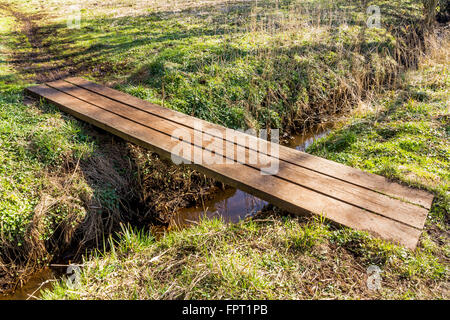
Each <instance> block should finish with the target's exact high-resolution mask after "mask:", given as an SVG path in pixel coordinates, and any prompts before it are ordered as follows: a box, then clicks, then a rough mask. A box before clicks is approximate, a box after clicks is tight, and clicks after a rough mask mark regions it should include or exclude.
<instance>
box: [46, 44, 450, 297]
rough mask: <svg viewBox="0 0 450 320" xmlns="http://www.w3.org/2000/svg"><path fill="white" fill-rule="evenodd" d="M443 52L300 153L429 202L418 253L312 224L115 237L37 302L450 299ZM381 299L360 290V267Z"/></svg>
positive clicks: (207, 225) (254, 224) (262, 222)
mask: <svg viewBox="0 0 450 320" xmlns="http://www.w3.org/2000/svg"><path fill="white" fill-rule="evenodd" d="M445 48H448V42H446V41H445V40H443V42H440V43H435V44H434V45H433V43H430V45H429V50H430V51H429V53H428V55H427V56H425V57H422V58H421V59H420V63H419V68H418V70H415V71H410V72H408V73H406V74H405V75H404V79H403V82H402V86H401V87H400V88H399V89H398V90H396V91H395V92H394V91H393V92H386V93H385V94H383V95H381V96H380V97H379V99H378V100H376V101H374V102H373V103H372V104H370V105H369V106H366V107H365V108H360V109H358V110H356V111H355V112H354V114H353V116H352V117H351V118H350V119H349V120H347V121H345V122H344V123H341V125H340V127H338V128H337V129H335V130H334V131H333V132H332V133H331V134H330V135H328V136H327V137H325V138H323V139H321V140H319V141H317V142H315V143H314V144H313V145H312V146H311V147H309V148H308V149H307V151H308V152H310V153H314V154H317V155H320V156H322V157H326V158H328V159H332V160H334V161H338V162H341V163H345V164H348V165H352V166H355V167H359V168H361V169H363V170H366V171H369V172H374V173H377V174H383V175H385V176H387V177H389V178H391V179H394V180H398V181H402V182H403V183H406V184H409V185H412V186H416V187H420V188H423V189H427V190H429V191H430V192H433V193H434V194H435V195H436V199H435V201H434V203H433V206H432V209H431V211H430V214H429V217H428V220H427V222H426V227H425V231H424V232H423V233H422V236H421V239H420V244H419V246H418V248H417V249H416V250H415V251H410V250H406V249H404V248H402V247H399V246H396V245H393V244H391V243H388V242H384V241H382V240H378V239H374V238H372V237H371V236H369V235H368V234H366V233H363V232H358V231H354V230H351V229H349V228H341V227H336V226H334V225H331V224H329V223H328V222H327V221H324V220H321V219H320V218H295V217H289V216H285V215H284V216H280V215H277V213H278V212H279V211H278V210H277V209H276V208H275V209H272V210H269V211H268V212H266V213H265V214H264V215H262V216H261V217H260V218H259V219H256V220H253V221H244V222H241V223H239V224H236V225H227V224H224V223H223V222H221V221H219V220H204V221H201V222H200V223H199V224H198V225H197V226H195V227H192V228H189V229H185V230H181V231H172V232H170V233H167V234H166V235H165V236H164V237H162V238H161V239H158V240H155V239H154V238H153V237H152V236H151V235H150V234H147V233H142V232H140V231H138V230H133V229H131V228H124V229H123V231H122V232H121V233H120V234H118V237H117V238H116V240H112V239H111V240H110V241H111V243H112V247H113V248H114V249H113V250H110V251H107V252H99V253H97V254H96V255H94V256H90V257H86V260H85V261H84V263H83V265H84V267H83V271H82V273H81V277H80V286H79V287H77V288H75V289H69V288H68V287H67V284H66V282H65V281H64V279H63V280H61V281H59V282H58V283H56V284H55V285H54V287H53V288H52V289H47V290H45V291H44V292H43V293H42V298H43V299H326V298H332V299H448V286H447V283H448V276H449V275H448V262H449V253H450V251H449V249H450V247H449V241H448V212H449V194H448V185H449V171H448V169H449V162H448V159H449V156H448V152H449V144H448V135H449V119H448V115H449V100H448V99H449V97H448V94H447V92H448V88H449V79H450V78H449V72H448V51H447V50H446V49H445ZM374 265H375V266H378V267H379V268H380V269H381V279H382V281H381V288H380V289H379V290H370V289H369V288H368V286H367V280H368V277H369V273H368V268H369V266H374Z"/></svg>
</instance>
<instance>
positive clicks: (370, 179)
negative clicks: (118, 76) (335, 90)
mask: <svg viewBox="0 0 450 320" xmlns="http://www.w3.org/2000/svg"><path fill="white" fill-rule="evenodd" d="M65 81H67V82H69V83H72V84H75V85H78V86H80V87H82V88H85V89H87V90H90V91H92V92H95V93H97V94H100V95H103V96H105V97H108V98H110V99H113V100H116V101H118V102H120V103H123V104H127V105H129V106H132V107H135V108H137V109H141V110H143V111H146V112H149V113H152V114H154V115H157V116H159V117H163V118H165V119H168V120H171V121H174V122H176V123H177V124H179V125H181V126H187V127H190V128H194V122H195V121H201V123H202V126H203V127H204V128H205V129H215V130H219V131H221V132H222V133H223V134H224V133H225V131H226V130H227V129H226V128H225V127H222V126H220V125H216V124H212V123H209V122H206V121H204V120H200V119H197V118H194V117H191V116H187V115H185V114H182V113H180V112H176V111H174V110H170V109H167V108H163V107H161V106H158V105H155V104H152V103H149V102H147V101H144V100H141V99H138V98H136V97H132V96H130V95H127V94H125V93H123V92H120V91H117V90H114V89H111V88H108V87H105V86H101V85H98V84H96V83H93V82H90V81H87V80H84V79H81V78H67V79H65ZM228 130H229V129H228ZM236 133H237V134H242V133H239V132H236ZM249 138H250V139H252V138H254V137H252V136H250V137H249ZM263 143H266V144H267V148H268V149H267V150H270V142H267V141H264V142H263ZM280 159H281V160H282V161H284V162H288V163H291V164H293V165H296V166H301V167H303V168H306V169H309V170H314V171H316V172H317V173H319V174H322V175H327V176H330V177H333V178H336V179H339V180H342V181H345V182H346V183H351V184H354V185H356V186H360V187H363V188H366V189H369V190H373V191H376V192H379V193H383V194H386V195H389V196H392V197H394V198H399V199H403V200H405V201H408V202H411V203H414V204H417V205H420V206H423V207H424V208H426V209H430V208H431V204H432V201H433V195H432V194H430V193H428V192H426V191H422V190H418V189H412V188H409V187H406V186H403V185H401V184H398V183H396V182H392V181H389V180H388V179H386V178H385V177H382V176H379V175H375V174H370V173H367V172H364V171H361V170H358V169H355V168H351V167H348V166H345V165H342V164H339V163H336V162H333V161H329V160H326V159H323V158H320V157H316V156H313V155H310V154H307V153H304V152H300V151H297V150H293V149H291V148H287V147H284V146H280Z"/></svg>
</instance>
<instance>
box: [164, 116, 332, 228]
mask: <svg viewBox="0 0 450 320" xmlns="http://www.w3.org/2000/svg"><path fill="white" fill-rule="evenodd" d="M331 127H332V125H328V124H322V125H319V126H316V127H315V128H313V129H312V130H310V131H307V132H304V133H302V134H299V135H296V136H293V137H292V138H291V139H290V140H289V141H288V143H287V144H286V146H288V147H290V148H294V149H297V150H299V151H305V150H306V148H308V147H309V146H310V145H311V144H312V143H313V142H314V141H316V140H318V139H320V138H322V137H324V136H326V135H327V134H328V133H329V132H330V130H331ZM265 205H267V202H266V201H264V200H261V199H259V198H257V197H255V196H253V195H251V194H248V193H246V192H244V191H241V190H239V189H234V188H230V189H226V190H225V191H223V192H220V193H218V194H217V195H215V196H214V198H213V199H211V200H208V201H206V202H205V203H203V204H202V205H201V206H197V207H193V208H185V209H181V210H180V211H179V212H178V213H177V214H176V215H175V216H174V217H173V221H172V223H171V227H181V226H186V225H190V224H192V223H195V222H198V221H199V220H200V218H202V217H207V218H212V217H220V218H222V219H223V220H224V221H226V222H234V223H235V222H238V221H239V220H243V219H245V218H247V217H252V216H254V215H255V214H256V213H257V212H258V211H260V210H261V209H263V208H264V206H265Z"/></svg>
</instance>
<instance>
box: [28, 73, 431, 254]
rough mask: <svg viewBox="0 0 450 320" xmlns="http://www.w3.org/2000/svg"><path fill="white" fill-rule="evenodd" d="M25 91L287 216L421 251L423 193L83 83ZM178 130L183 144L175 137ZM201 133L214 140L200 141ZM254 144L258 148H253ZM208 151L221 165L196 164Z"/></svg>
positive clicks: (427, 203)
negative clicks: (306, 216)
mask: <svg viewBox="0 0 450 320" xmlns="http://www.w3.org/2000/svg"><path fill="white" fill-rule="evenodd" d="M27 91H28V93H30V94H31V95H33V96H35V97H38V98H44V99H45V100H47V101H49V102H51V103H53V104H55V105H57V106H58V107H59V108H60V109H61V110H62V111H64V112H67V113H69V114H71V115H73V116H75V117H76V118H79V119H81V120H83V121H86V122H88V123H90V124H93V125H94V126H97V127H100V128H102V129H104V130H106V131H108V132H110V133H112V134H115V135H117V136H119V137H121V138H124V139H126V140H128V141H131V142H133V143H136V144H138V145H141V146H143V147H145V148H148V149H150V150H152V151H154V152H157V153H158V154H160V155H161V156H163V157H169V158H172V156H173V151H174V150H180V146H181V147H182V149H183V150H185V151H186V150H188V151H189V152H184V153H180V154H181V155H180V159H184V160H186V161H188V160H194V164H193V165H194V166H195V168H196V169H198V170H200V171H203V172H204V173H206V174H207V175H210V176H212V177H214V178H216V179H218V180H221V181H223V182H224V183H226V184H229V185H232V186H234V187H237V188H239V189H241V190H244V191H246V192H248V193H251V194H253V195H255V196H257V197H259V198H261V199H264V200H266V201H268V202H270V203H272V204H274V205H277V206H279V207H280V208H283V209H285V210H287V211H289V212H292V213H295V214H303V213H305V212H306V213H313V214H317V215H323V216H324V217H326V218H328V219H330V220H332V221H334V222H336V223H338V224H341V225H345V226H348V227H351V228H355V229H357V230H363V231H368V232H369V233H371V234H373V235H375V236H377V237H380V238H383V239H386V240H390V241H393V242H396V243H399V244H401V245H404V246H406V247H408V248H411V249H414V248H415V247H416V245H417V242H418V239H419V237H420V234H421V231H422V229H423V227H424V223H425V220H426V217H427V214H428V210H429V209H430V207H431V203H432V200H433V196H432V195H431V194H429V193H427V192H425V191H422V190H416V189H412V188H409V187H406V186H403V185H400V184H398V183H394V182H391V181H389V180H387V179H386V178H384V177H382V176H378V175H374V174H369V173H366V172H363V171H361V170H358V169H354V168H351V167H348V166H344V165H342V164H338V163H335V162H332V161H329V160H326V159H322V158H319V157H316V156H312V155H309V154H307V153H303V152H300V151H297V150H294V149H291V148H288V147H284V146H279V145H274V144H273V143H271V142H270V141H266V140H265V139H259V138H256V137H254V136H251V135H247V134H245V133H242V132H240V131H234V130H230V129H226V128H225V127H222V126H219V125H216V124H212V123H209V122H206V121H203V120H200V119H197V118H194V117H191V116H188V115H185V114H182V113H179V112H176V111H173V110H170V109H167V108H164V107H161V106H158V105H155V104H152V103H149V102H147V101H143V100H141V99H138V98H136V97H133V96H130V95H128V94H125V93H122V92H120V91H117V90H113V89H111V88H108V87H105V86H101V85H98V84H96V83H93V82H90V81H87V80H84V79H81V78H67V79H64V80H58V81H54V82H49V83H46V84H42V85H39V86H34V87H30V88H28V89H27ZM199 124H200V125H199ZM174 132H176V133H177V134H176V136H180V137H182V138H180V139H174ZM230 132H232V133H233V134H232V135H230V134H229V133H230ZM199 135H206V136H207V138H208V139H197V137H198V136H199ZM186 137H187V138H186ZM252 139H253V140H252ZM205 140H206V141H205ZM245 141H252V142H253V143H249V144H247V143H244V142H245ZM255 143H256V144H255ZM255 145H256V146H258V147H252V146H255ZM274 147H275V148H274ZM186 148H187V149H186ZM221 150H232V151H235V152H230V153H229V152H228V151H227V152H225V151H221ZM271 150H276V151H277V152H276V160H277V161H278V162H277V166H278V167H277V169H278V170H276V172H274V174H267V172H265V173H266V174H262V173H264V170H267V167H268V165H267V164H268V163H269V162H270V163H273V160H274V159H275V155H274V153H272V152H271ZM205 152H206V153H208V155H209V159H211V158H213V159H215V161H195V159H203V157H204V154H205ZM230 155H231V156H230ZM239 155H240V156H241V158H242V156H245V159H246V161H241V158H239V157H238V156H239ZM230 157H231V158H230ZM172 159H173V158H172ZM248 159H256V161H248ZM220 160H223V161H220ZM271 161H272V162H271Z"/></svg>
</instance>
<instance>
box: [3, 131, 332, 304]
mask: <svg viewBox="0 0 450 320" xmlns="http://www.w3.org/2000/svg"><path fill="white" fill-rule="evenodd" d="M331 128H332V125H319V126H317V127H315V128H313V129H312V130H310V131H308V132H305V133H304V134H299V135H296V136H294V137H293V138H291V139H290V141H289V142H288V143H286V144H285V145H286V146H288V147H290V148H294V149H297V150H299V151H305V149H306V148H307V147H308V146H310V145H311V144H312V143H313V142H314V141H316V140H318V139H320V138H322V137H324V136H326V135H327V134H328V133H329V132H330V131H331ZM266 205H267V202H266V201H264V200H261V199H259V198H257V197H255V196H253V195H251V194H248V193H246V192H244V191H241V190H239V189H236V188H226V189H225V190H224V191H221V192H218V193H217V194H216V195H215V196H214V197H213V198H212V199H210V200H207V201H204V202H203V203H202V204H201V205H199V206H197V207H192V208H184V209H181V210H180V211H179V212H178V213H177V214H176V215H175V216H174V217H173V219H172V222H171V225H170V226H169V229H172V228H180V227H185V226H188V225H191V224H194V223H197V222H198V221H200V219H201V218H204V217H206V218H213V217H221V218H222V219H223V220H224V221H225V222H231V223H236V222H239V221H240V220H243V219H246V218H248V217H252V216H254V215H256V214H257V213H258V212H259V211H261V210H262V209H263V208H264V206H266ZM155 232H157V233H161V232H165V230H159V229H158V230H155ZM58 278H61V272H60V270H58V268H47V269H44V270H42V271H40V272H37V273H36V274H35V275H34V276H33V277H31V279H30V280H29V281H28V282H27V283H26V284H25V285H24V286H23V287H22V288H20V289H18V290H16V291H15V292H14V293H13V294H10V295H6V296H1V295H0V300H26V299H38V298H39V292H40V290H42V289H45V288H51V285H52V281H54V280H55V279H58Z"/></svg>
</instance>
